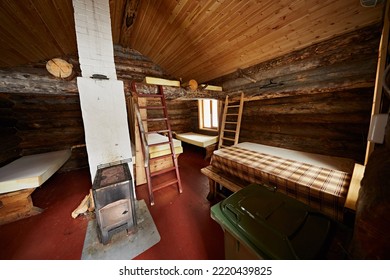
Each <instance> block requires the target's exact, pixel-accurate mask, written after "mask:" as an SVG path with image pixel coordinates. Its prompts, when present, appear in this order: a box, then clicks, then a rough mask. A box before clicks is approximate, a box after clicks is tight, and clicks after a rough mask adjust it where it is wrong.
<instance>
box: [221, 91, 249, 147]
mask: <svg viewBox="0 0 390 280" xmlns="http://www.w3.org/2000/svg"><path fill="white" fill-rule="evenodd" d="M243 107H244V94H243V93H241V97H240V103H239V104H236V102H235V103H233V104H229V96H228V95H226V98H225V107H224V109H223V115H222V123H221V129H220V132H219V142H218V149H220V148H223V147H228V146H232V145H235V144H237V143H238V139H239V137H240V127H241V117H242V111H243Z"/></svg>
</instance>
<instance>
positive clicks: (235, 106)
mask: <svg viewBox="0 0 390 280" xmlns="http://www.w3.org/2000/svg"><path fill="white" fill-rule="evenodd" d="M227 107H228V108H238V107H240V105H228V106H227Z"/></svg>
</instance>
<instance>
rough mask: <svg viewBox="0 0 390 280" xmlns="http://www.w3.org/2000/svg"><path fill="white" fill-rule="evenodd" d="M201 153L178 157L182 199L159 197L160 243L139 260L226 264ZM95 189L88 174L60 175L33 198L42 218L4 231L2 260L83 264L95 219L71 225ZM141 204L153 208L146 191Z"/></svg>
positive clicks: (0, 229) (165, 193) (191, 150)
mask: <svg viewBox="0 0 390 280" xmlns="http://www.w3.org/2000/svg"><path fill="white" fill-rule="evenodd" d="M203 157H204V154H202V150H200V149H196V148H195V147H191V146H185V147H184V153H183V154H182V155H180V157H179V165H180V172H181V178H182V184H183V193H182V194H179V193H178V192H177V188H176V187H175V186H172V188H165V189H163V190H161V191H158V192H155V193H154V195H155V205H154V206H153V207H150V206H149V210H150V213H151V215H152V217H153V220H154V222H155V224H156V226H157V229H158V231H159V233H160V236H161V241H160V242H159V243H157V244H156V245H155V246H153V247H152V248H150V249H149V250H147V251H146V252H144V253H142V254H141V255H139V256H138V257H136V259H139V260H141V259H144V260H148V259H171V260H172V259H190V260H191V259H193V260H202V259H204V260H207V259H223V258H224V249H223V232H222V230H221V228H220V226H219V225H218V224H217V223H216V222H215V221H213V220H212V219H211V218H210V202H209V201H208V200H207V199H206V197H207V194H208V180H207V178H206V177H205V176H204V175H202V174H201V172H200V169H201V168H202V167H205V166H207V164H208V162H206V161H204V160H203ZM90 187H91V180H90V175H89V170H88V169H82V170H78V171H72V172H67V173H60V174H55V175H54V176H52V177H51V178H50V179H49V180H48V181H47V182H46V183H45V184H44V185H42V186H41V187H40V188H38V189H37V190H36V191H35V192H34V193H33V199H34V203H35V204H36V206H38V207H41V208H43V209H44V210H45V211H44V212H43V213H42V214H40V215H37V216H33V217H30V218H27V219H24V220H20V221H17V222H13V223H10V224H6V225H2V226H0V259H3V260H6V259H9V260H32V259H38V260H69V259H70V260H72V259H75V260H77V259H80V258H81V253H82V249H83V244H84V238H85V232H86V228H87V224H88V221H89V219H90V217H88V216H83V217H78V218H77V219H72V217H71V212H72V211H73V210H74V209H75V208H76V207H77V206H78V204H79V203H80V202H81V200H82V199H83V198H84V196H85V195H86V194H88V191H89V189H90ZM136 192H137V198H138V199H145V201H146V202H147V204H149V203H148V195H147V189H146V185H141V186H139V187H137V188H136Z"/></svg>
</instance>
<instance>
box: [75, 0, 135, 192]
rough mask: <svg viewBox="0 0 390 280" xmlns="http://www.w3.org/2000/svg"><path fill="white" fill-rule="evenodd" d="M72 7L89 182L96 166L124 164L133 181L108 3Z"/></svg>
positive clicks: (79, 0)
mask: <svg viewBox="0 0 390 280" xmlns="http://www.w3.org/2000/svg"><path fill="white" fill-rule="evenodd" d="M73 7H74V14H75V26H76V36H77V48H78V53H79V61H80V68H81V72H82V77H78V78H77V85H78V89H79V95H80V105H81V112H82V117H83V123H84V130H85V141H86V146H87V153H88V162H89V168H90V174H91V179H92V182H93V180H94V178H95V174H96V171H97V168H98V167H99V166H104V165H110V164H115V163H123V162H127V163H128V164H129V169H130V171H131V175H132V178H134V176H133V165H132V151H131V141H130V134H129V126H128V122H127V110H126V100H125V95H124V87H123V82H122V81H118V80H117V77H116V70H115V63H114V50H113V43H112V35H111V20H110V7H109V2H108V0H73ZM96 76H98V77H100V78H96ZM102 77H104V78H102ZM133 180H134V179H133ZM133 187H134V181H133Z"/></svg>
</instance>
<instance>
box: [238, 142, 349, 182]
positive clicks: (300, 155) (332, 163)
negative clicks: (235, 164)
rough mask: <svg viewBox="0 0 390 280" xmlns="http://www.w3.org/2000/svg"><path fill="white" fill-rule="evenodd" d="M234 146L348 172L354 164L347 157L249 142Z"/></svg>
mask: <svg viewBox="0 0 390 280" xmlns="http://www.w3.org/2000/svg"><path fill="white" fill-rule="evenodd" d="M236 146H238V147H240V148H243V149H247V150H252V151H256V152H259V153H264V154H270V155H274V156H277V157H281V158H286V159H291V160H295V161H298V162H304V163H307V164H311V165H315V166H319V167H323V168H329V169H333V170H340V171H344V172H348V173H350V174H352V171H353V168H354V164H355V161H354V160H352V159H348V158H341V157H332V156H325V155H319V154H312V153H306V152H300V151H295V150H289V149H283V148H278V147H272V146H267V145H262V144H256V143H250V142H243V143H239V144H237V145H236Z"/></svg>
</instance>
